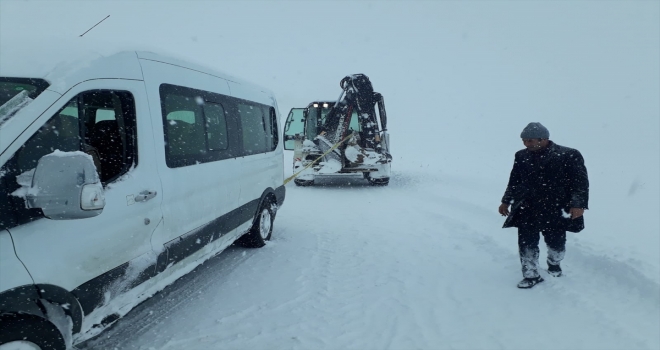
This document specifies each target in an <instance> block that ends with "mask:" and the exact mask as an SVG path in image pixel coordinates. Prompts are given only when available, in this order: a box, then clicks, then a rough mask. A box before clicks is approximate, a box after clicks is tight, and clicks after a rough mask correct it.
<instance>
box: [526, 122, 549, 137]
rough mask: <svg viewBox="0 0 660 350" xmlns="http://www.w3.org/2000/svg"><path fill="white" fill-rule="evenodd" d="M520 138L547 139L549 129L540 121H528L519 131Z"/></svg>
mask: <svg viewBox="0 0 660 350" xmlns="http://www.w3.org/2000/svg"><path fill="white" fill-rule="evenodd" d="M520 138H522V139H549V138H550V131H548V129H546V128H545V126H543V125H541V123H529V124H527V126H526V127H525V128H524V129H523V131H522V132H521V133H520Z"/></svg>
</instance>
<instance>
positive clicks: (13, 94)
mask: <svg viewBox="0 0 660 350" xmlns="http://www.w3.org/2000/svg"><path fill="white" fill-rule="evenodd" d="M47 87H48V82H46V81H45V80H43V79H32V78H3V77H0V125H2V124H3V123H4V122H5V121H7V120H8V119H9V118H11V117H12V116H13V115H14V114H16V112H18V111H19V110H20V109H21V108H23V107H25V106H27V105H28V104H29V103H30V101H32V100H34V99H35V98H36V97H37V96H39V94H41V93H42V92H43V91H44V90H46V88H47Z"/></svg>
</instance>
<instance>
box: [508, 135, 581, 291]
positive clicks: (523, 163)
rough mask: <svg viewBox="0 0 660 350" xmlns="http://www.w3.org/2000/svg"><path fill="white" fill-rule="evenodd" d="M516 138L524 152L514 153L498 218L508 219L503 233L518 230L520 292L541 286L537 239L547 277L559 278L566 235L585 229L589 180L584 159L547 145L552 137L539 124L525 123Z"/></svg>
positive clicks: (552, 143) (569, 150)
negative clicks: (544, 247) (544, 257)
mask: <svg viewBox="0 0 660 350" xmlns="http://www.w3.org/2000/svg"><path fill="white" fill-rule="evenodd" d="M520 137H521V138H522V141H523V144H524V145H525V149H523V150H520V151H518V152H516V157H515V162H514V163H513V169H512V170H511V175H510V177H509V184H508V185H507V188H506V191H505V192H504V197H502V204H501V205H500V207H499V212H500V214H502V216H506V217H507V218H506V220H505V221H504V226H503V227H505V228H506V227H517V228H518V250H519V252H520V263H521V264H522V273H523V277H524V279H523V280H522V281H520V283H518V288H532V287H534V286H535V285H536V284H538V283H540V282H543V278H542V277H541V276H540V275H539V271H538V270H539V239H540V237H539V233H542V234H543V238H544V240H545V243H546V245H547V246H548V258H547V263H548V270H547V272H548V274H550V275H552V276H555V277H559V276H561V273H562V270H561V267H560V265H559V263H560V262H561V260H562V259H563V258H564V253H565V252H566V231H570V232H580V231H581V230H582V229H583V228H584V217H583V216H582V214H583V213H584V210H585V209H587V204H588V201H589V179H588V177H587V168H586V167H585V166H584V159H583V158H582V154H580V152H579V151H578V150H576V149H572V148H568V147H564V146H560V145H558V144H556V143H554V142H552V141H550V132H549V131H548V129H546V128H545V127H544V126H543V125H541V123H529V124H528V125H527V126H526V127H525V129H523V131H522V133H521V134H520ZM509 206H511V211H509Z"/></svg>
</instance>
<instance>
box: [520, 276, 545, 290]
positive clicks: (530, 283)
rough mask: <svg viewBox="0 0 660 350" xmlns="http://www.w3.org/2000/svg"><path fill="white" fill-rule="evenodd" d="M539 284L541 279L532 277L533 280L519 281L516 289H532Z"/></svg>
mask: <svg viewBox="0 0 660 350" xmlns="http://www.w3.org/2000/svg"><path fill="white" fill-rule="evenodd" d="M541 282H543V278H542V277H541V276H539V277H534V278H525V279H523V280H522V281H520V282H519V283H518V288H521V289H528V288H532V287H534V286H535V285H537V284H539V283H541Z"/></svg>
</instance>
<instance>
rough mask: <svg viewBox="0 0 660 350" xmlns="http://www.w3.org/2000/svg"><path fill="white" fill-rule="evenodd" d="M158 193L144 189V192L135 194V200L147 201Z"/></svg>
mask: <svg viewBox="0 0 660 350" xmlns="http://www.w3.org/2000/svg"><path fill="white" fill-rule="evenodd" d="M156 194H158V192H156V191H142V192H140V194H138V195H137V196H135V201H136V202H146V201H148V200H150V199H151V198H154V197H156Z"/></svg>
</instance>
